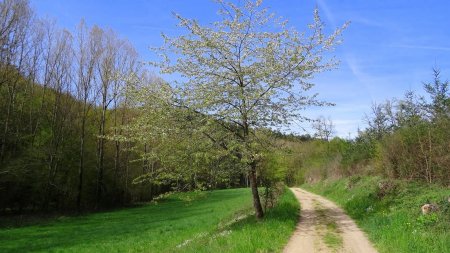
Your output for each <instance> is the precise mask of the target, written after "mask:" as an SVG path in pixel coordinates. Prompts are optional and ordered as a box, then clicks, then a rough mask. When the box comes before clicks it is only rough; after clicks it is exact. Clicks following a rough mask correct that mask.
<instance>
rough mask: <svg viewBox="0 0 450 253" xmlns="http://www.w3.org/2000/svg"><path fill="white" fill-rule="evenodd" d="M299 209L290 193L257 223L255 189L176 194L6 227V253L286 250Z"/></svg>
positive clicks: (2, 242)
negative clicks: (125, 206)
mask: <svg viewBox="0 0 450 253" xmlns="http://www.w3.org/2000/svg"><path fill="white" fill-rule="evenodd" d="M298 209H299V207H298V203H297V201H296V200H295V197H294V196H293V194H292V193H291V192H290V191H285V192H284V193H283V195H282V196H281V198H280V200H279V203H278V205H277V206H276V207H275V208H273V209H271V210H270V211H269V212H268V213H267V215H266V218H265V219H264V220H263V221H261V222H257V221H256V220H255V218H254V217H253V215H251V214H252V207H251V193H250V191H249V189H231V190H218V191H211V192H191V193H182V194H173V195H171V196H168V197H166V198H165V199H163V200H160V201H159V202H158V203H156V204H155V203H153V204H148V205H145V206H142V207H136V208H129V209H123V210H118V211H112V212H104V213H96V214H91V215H86V216H80V217H61V218H59V219H56V220H53V221H50V222H45V223H43V224H40V225H32V226H25V227H17V228H1V229H0V252H30V251H41V252H273V251H280V249H282V247H283V246H284V244H285V243H286V242H287V240H288V238H289V236H290V234H291V233H292V231H293V230H294V228H295V224H296V222H297V214H298ZM211 250H212V251H211Z"/></svg>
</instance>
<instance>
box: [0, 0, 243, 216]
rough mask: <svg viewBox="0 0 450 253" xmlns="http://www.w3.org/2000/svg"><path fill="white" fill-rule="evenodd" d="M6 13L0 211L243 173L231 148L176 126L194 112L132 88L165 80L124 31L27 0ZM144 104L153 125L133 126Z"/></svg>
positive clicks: (104, 200)
mask: <svg viewBox="0 0 450 253" xmlns="http://www.w3.org/2000/svg"><path fill="white" fill-rule="evenodd" d="M0 14H1V19H0V44H1V45H0V56H1V61H0V110H1V111H0V127H1V133H0V192H1V194H0V195H1V198H0V209H1V210H2V211H5V212H10V211H22V210H33V211H36V210H78V211H82V210H86V209H97V208H105V207H111V206H119V205H125V204H129V203H133V202H138V201H147V200H151V199H152V198H154V197H155V196H157V195H158V194H160V193H163V192H165V191H168V190H171V189H173V188H177V189H185V190H186V189H192V188H199V187H200V188H201V187H204V188H206V187H210V188H211V187H227V186H230V185H239V184H244V183H245V180H243V179H242V175H241V174H239V173H238V172H236V171H235V170H232V169H230V168H232V166H233V162H232V161H231V160H230V159H228V158H227V157H226V156H227V155H226V154H225V155H224V154H220V153H219V154H213V153H214V152H212V151H210V150H209V149H210V147H206V146H205V145H206V144H205V143H204V142H203V143H202V141H204V140H202V139H200V140H199V141H198V142H190V140H191V139H187V138H186V136H190V138H193V136H192V135H194V134H196V133H193V132H192V131H191V132H189V129H187V128H177V131H172V130H173V128H174V127H173V125H174V124H177V125H184V124H191V125H193V124H195V120H196V119H195V118H194V117H192V118H190V117H191V115H188V114H186V113H185V112H183V110H182V109H181V108H175V107H171V106H166V107H164V108H162V107H161V106H160V107H159V109H158V108H156V104H155V103H153V105H155V106H154V107H152V108H149V107H146V106H145V105H144V104H140V103H141V100H139V98H145V99H146V100H148V99H149V97H142V96H141V95H139V96H140V97H139V96H138V95H137V94H138V93H137V92H135V91H140V92H139V94H143V93H142V92H143V91H149V92H150V93H147V94H145V95H146V96H147V95H148V96H150V97H152V98H156V97H158V96H156V94H162V93H161V92H160V91H159V90H160V86H161V84H162V83H164V82H163V81H162V80H161V79H159V78H157V77H156V76H155V75H152V74H150V73H149V72H148V70H146V68H145V67H144V66H143V65H142V64H141V63H140V62H139V56H138V54H137V52H136V49H135V48H134V47H133V45H132V44H131V43H130V42H128V41H127V40H126V39H123V38H121V37H119V36H118V35H117V34H116V33H115V32H114V31H112V30H110V29H103V28H100V27H98V26H91V27H90V26H88V25H87V24H86V23H85V22H84V21H81V22H80V23H79V25H78V27H77V28H76V30H75V31H73V32H72V31H69V30H66V29H60V28H58V27H57V26H56V25H55V22H53V21H50V20H45V19H41V18H38V17H36V16H35V14H34V13H33V10H32V9H31V8H30V5H29V3H28V1H26V0H5V1H2V2H0ZM152 89H153V90H152ZM160 105H161V104H160ZM143 113H145V114H146V115H147V116H153V117H154V118H153V122H152V124H151V125H152V126H153V128H151V129H150V128H149V129H142V128H140V129H134V130H139V131H132V132H133V133H135V132H136V133H137V132H139V133H140V134H133V135H131V134H129V133H131V131H130V129H133V127H139V126H138V124H139V123H143V122H142V121H139V120H137V121H136V123H135V124H133V126H128V125H129V124H130V122H132V121H133V120H134V119H137V118H139V117H138V116H139V115H141V114H143ZM165 116H167V117H165ZM178 117H179V118H178ZM156 124H159V125H158V126H156ZM142 127H144V126H142ZM190 129H192V128H190ZM160 130H161V131H166V133H162V132H161V131H160ZM211 138H213V137H211ZM202 145H203V146H202ZM207 151H208V152H207ZM196 152H197V153H196ZM201 152H204V153H208V154H209V157H206V156H202V155H201V154H200V153H201ZM195 155H196V157H194V156H195ZM216 156H217V157H216ZM227 159H228V162H227ZM217 160H220V162H218V161H217ZM162 161H164V162H162ZM217 163H219V164H217ZM227 163H228V165H227ZM213 166H214V167H213ZM225 166H227V167H228V168H227V169H226V170H224V167H225ZM192 167H194V168H197V169H198V170H197V169H193V168H192ZM235 167H236V166H235ZM163 168H164V173H162V169H163ZM212 168H214V169H212Z"/></svg>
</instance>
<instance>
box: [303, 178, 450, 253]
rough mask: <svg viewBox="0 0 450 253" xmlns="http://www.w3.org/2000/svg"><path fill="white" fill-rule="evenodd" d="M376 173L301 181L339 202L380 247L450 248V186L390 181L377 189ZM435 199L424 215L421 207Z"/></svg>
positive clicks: (407, 250) (426, 251)
mask: <svg viewBox="0 0 450 253" xmlns="http://www.w3.org/2000/svg"><path fill="white" fill-rule="evenodd" d="M382 181H383V179H381V178H379V177H368V178H364V177H351V178H346V179H341V180H337V181H323V182H320V183H316V184H312V185H303V186H302V187H304V188H305V189H307V190H310V191H312V192H315V193H318V194H321V195H323V196H325V197H327V198H329V199H331V200H333V201H335V202H336V203H337V204H339V205H340V206H342V207H343V208H344V209H345V210H346V212H347V213H348V214H349V215H350V216H351V217H352V218H353V219H355V220H356V222H357V223H358V225H359V226H360V227H361V228H362V229H363V230H364V231H365V232H366V233H367V235H368V236H369V238H370V240H371V241H372V242H373V243H374V244H375V246H376V247H377V249H378V250H379V251H380V252H386V253H391V252H396V253H402V252H404V253H412V252H414V253H422V252H423V253H430V252H433V253H444V252H450V203H449V202H448V200H447V198H448V197H450V189H449V188H445V187H439V186H430V185H424V184H420V183H415V182H406V181H392V180H391V183H392V184H393V185H394V187H392V189H391V190H389V191H388V192H384V193H383V194H380V192H379V189H378V184H379V183H380V182H382ZM428 201H429V202H431V203H436V204H438V205H439V206H440V210H439V211H438V212H436V213H433V214H429V215H422V214H421V209H420V207H421V206H422V205H423V204H424V203H426V202H428Z"/></svg>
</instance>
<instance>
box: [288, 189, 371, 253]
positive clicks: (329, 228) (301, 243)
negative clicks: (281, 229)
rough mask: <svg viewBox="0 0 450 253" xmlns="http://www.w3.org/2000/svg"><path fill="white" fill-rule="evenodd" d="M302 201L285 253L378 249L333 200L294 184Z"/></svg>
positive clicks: (359, 252)
mask: <svg viewBox="0 0 450 253" xmlns="http://www.w3.org/2000/svg"><path fill="white" fill-rule="evenodd" d="M291 191H292V192H293V193H294V194H295V196H296V197H297V199H298V201H299V202H300V206H301V212H300V220H299V223H298V225H297V228H296V230H295V232H294V234H293V235H292V237H291V239H290V240H289V243H288V244H287V246H286V247H285V249H284V251H283V252H284V253H295V252H302V253H309V252H324V253H327V252H345V253H376V252H377V251H376V250H375V248H374V247H373V246H372V244H371V243H370V242H369V240H368V239H367V237H366V235H365V234H364V233H363V232H362V231H361V230H360V229H359V228H358V227H357V226H356V224H355V222H354V221H353V220H352V219H351V218H350V217H349V216H348V215H346V214H345V212H344V211H343V210H342V209H340V208H339V207H338V206H336V204H334V203H333V202H331V201H329V200H327V199H325V198H324V197H321V196H319V195H316V194H313V193H310V192H307V191H305V190H303V189H300V188H291Z"/></svg>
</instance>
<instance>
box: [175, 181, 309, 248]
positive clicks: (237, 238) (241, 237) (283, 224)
mask: <svg viewBox="0 0 450 253" xmlns="http://www.w3.org/2000/svg"><path fill="white" fill-rule="evenodd" d="M299 209H300V207H299V203H298V201H297V199H296V198H295V196H294V194H293V193H292V192H291V191H290V190H289V189H288V188H285V189H284V192H283V193H282V194H281V196H280V198H279V199H278V203H277V205H276V206H275V207H273V208H272V209H269V210H268V211H267V213H266V215H265V217H264V219H263V220H262V221H257V220H256V219H255V217H254V216H253V212H252V215H250V216H247V217H245V218H242V219H235V220H236V221H235V222H231V223H229V224H228V225H227V226H223V227H220V228H218V229H217V230H215V231H213V232H212V233H209V234H207V235H203V236H200V237H199V238H195V239H194V240H192V242H190V243H188V244H187V245H185V246H183V247H180V248H178V251H177V252H230V253H233V252H235V253H242V252H281V251H282V249H283V248H284V246H285V245H286V244H287V242H288V240H289V238H290V236H291V234H292V233H293V231H294V229H295V226H296V224H297V222H298V215H299ZM236 215H237V217H239V216H240V217H242V215H241V214H239V213H237V214H236ZM236 215H235V217H236Z"/></svg>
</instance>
